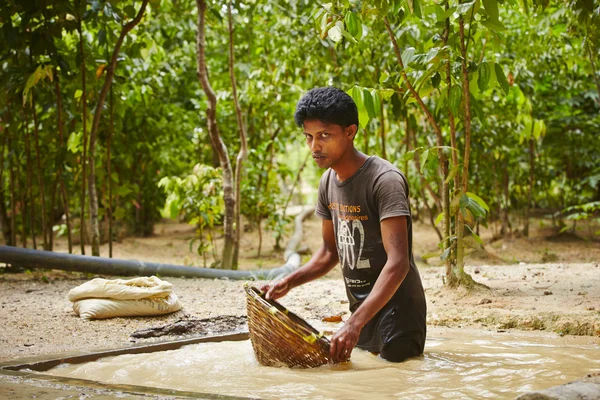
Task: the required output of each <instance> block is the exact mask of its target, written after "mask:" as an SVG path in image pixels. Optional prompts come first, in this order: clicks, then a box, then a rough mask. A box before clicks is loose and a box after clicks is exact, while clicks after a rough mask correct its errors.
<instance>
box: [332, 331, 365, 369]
mask: <svg viewBox="0 0 600 400" xmlns="http://www.w3.org/2000/svg"><path fill="white" fill-rule="evenodd" d="M360 331H361V328H360V327H359V326H357V325H355V324H353V323H352V322H351V321H348V322H347V323H346V324H345V325H344V326H342V329H340V330H339V331H337V332H336V333H335V335H333V338H331V359H332V360H333V362H336V363H339V362H342V361H348V360H349V359H350V354H351V353H352V349H354V346H356V343H358V337H359V335H360Z"/></svg>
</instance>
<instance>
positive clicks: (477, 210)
mask: <svg viewBox="0 0 600 400" xmlns="http://www.w3.org/2000/svg"><path fill="white" fill-rule="evenodd" d="M466 208H467V209H468V210H469V211H471V213H472V214H473V216H475V217H477V218H482V219H483V218H485V216H486V215H487V214H486V212H485V210H484V209H483V207H481V206H480V205H479V204H478V203H477V202H476V201H475V200H473V199H471V198H468V202H467V205H466Z"/></svg>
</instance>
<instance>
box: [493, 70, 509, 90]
mask: <svg viewBox="0 0 600 400" xmlns="http://www.w3.org/2000/svg"><path fill="white" fill-rule="evenodd" d="M494 69H495V71H496V80H497V81H498V83H499V84H500V87H501V88H502V90H503V91H504V93H507V94H508V89H509V88H508V81H507V80H506V75H504V70H503V69H502V66H501V65H500V64H498V63H495V64H494Z"/></svg>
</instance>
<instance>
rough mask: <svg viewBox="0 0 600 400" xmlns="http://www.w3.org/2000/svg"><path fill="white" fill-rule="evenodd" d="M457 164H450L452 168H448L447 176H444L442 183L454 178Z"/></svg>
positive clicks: (457, 167)
mask: <svg viewBox="0 0 600 400" xmlns="http://www.w3.org/2000/svg"><path fill="white" fill-rule="evenodd" d="M458 169H459V166H458V165H454V166H452V168H451V169H450V171H448V176H447V177H446V180H444V183H445V184H446V185H447V184H448V183H450V181H451V180H452V179H454V176H455V175H456V173H457V172H458Z"/></svg>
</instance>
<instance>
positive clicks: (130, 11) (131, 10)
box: [123, 5, 136, 19]
mask: <svg viewBox="0 0 600 400" xmlns="http://www.w3.org/2000/svg"><path fill="white" fill-rule="evenodd" d="M123 11H125V14H126V15H127V16H128V17H129V18H131V19H133V18H135V14H136V12H135V8H133V6H132V5H128V6H126V7H125V8H124V9H123Z"/></svg>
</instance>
